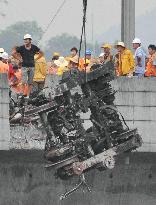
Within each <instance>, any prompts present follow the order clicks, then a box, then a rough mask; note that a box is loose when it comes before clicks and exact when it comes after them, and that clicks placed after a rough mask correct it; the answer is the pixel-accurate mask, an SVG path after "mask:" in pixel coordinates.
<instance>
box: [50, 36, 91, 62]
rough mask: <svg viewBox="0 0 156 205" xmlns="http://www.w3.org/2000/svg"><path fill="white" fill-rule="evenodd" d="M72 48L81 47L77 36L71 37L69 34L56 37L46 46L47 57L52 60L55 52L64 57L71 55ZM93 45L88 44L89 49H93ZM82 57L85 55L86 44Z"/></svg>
mask: <svg viewBox="0 0 156 205" xmlns="http://www.w3.org/2000/svg"><path fill="white" fill-rule="evenodd" d="M72 47H77V48H78V49H79V47H80V40H79V39H78V38H77V37H76V36H72V35H69V34H67V33H64V34H61V35H58V36H55V37H53V38H51V39H50V40H49V41H48V42H47V44H46V56H47V57H48V59H51V57H52V53H53V52H59V53H60V54H61V55H63V56H68V55H69V54H70V49H71V48H72ZM92 47H93V46H92V45H91V44H87V48H90V49H92ZM81 55H82V56H83V55H84V43H82V51H81Z"/></svg>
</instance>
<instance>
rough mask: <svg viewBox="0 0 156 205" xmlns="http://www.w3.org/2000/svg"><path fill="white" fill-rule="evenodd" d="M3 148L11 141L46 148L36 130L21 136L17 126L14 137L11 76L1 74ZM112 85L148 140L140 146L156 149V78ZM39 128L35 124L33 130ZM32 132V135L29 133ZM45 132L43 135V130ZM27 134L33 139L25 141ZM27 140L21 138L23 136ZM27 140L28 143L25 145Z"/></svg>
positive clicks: (127, 115)
mask: <svg viewBox="0 0 156 205" xmlns="http://www.w3.org/2000/svg"><path fill="white" fill-rule="evenodd" d="M54 81H56V79H51V78H50V77H49V78H48V79H47V84H48V86H52V87H53V85H54V84H56V83H55V82H54ZM0 82H1V83H0V128H1V130H0V149H8V148H9V144H8V142H9V141H10V142H11V143H10V148H17V149H23V148H24V149H35V148H36V149H43V148H44V141H43V140H42V142H40V141H36V140H33V139H32V137H31V136H33V137H34V135H35V138H36V136H37V135H40V134H38V132H37V130H36V131H35V134H33V133H32V132H30V131H28V132H26V128H23V129H24V132H22V133H23V135H22V134H21V136H20V137H18V136H19V130H20V128H19V127H17V128H13V130H12V131H11V136H13V137H15V136H16V134H15V133H16V131H17V137H16V140H14V139H13V140H12V139H11V140H10V132H9V121H8V118H9V114H8V112H9V95H8V91H9V90H8V84H7V76H6V75H3V77H2V75H0ZM112 86H113V87H114V89H115V90H117V93H116V100H115V104H116V105H117V107H118V109H119V111H120V112H121V113H122V114H123V116H124V118H125V120H126V122H127V124H128V125H129V127H130V128H135V127H137V128H138V130H139V132H140V134H141V135H142V137H143V141H144V144H143V146H142V147H141V148H140V149H139V150H140V151H144V152H156V79H155V78H135V77H134V78H131V79H129V78H125V77H121V78H117V79H116V80H114V81H113V82H112ZM33 129H35V128H34V127H32V129H31V130H33ZM29 135H31V136H29ZM41 135H43V134H42V133H41ZM25 136H27V138H28V139H29V138H30V140H28V141H29V142H27V140H26V142H27V143H23V141H24V140H25ZM21 139H22V140H23V139H24V140H23V141H22V142H20V140H21ZM25 144H26V146H25Z"/></svg>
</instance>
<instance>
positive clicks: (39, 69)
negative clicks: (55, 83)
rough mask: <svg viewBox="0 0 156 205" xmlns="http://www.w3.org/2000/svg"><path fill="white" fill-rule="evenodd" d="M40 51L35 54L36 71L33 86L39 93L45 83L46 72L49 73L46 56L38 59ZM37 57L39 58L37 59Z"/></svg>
mask: <svg viewBox="0 0 156 205" xmlns="http://www.w3.org/2000/svg"><path fill="white" fill-rule="evenodd" d="M38 55H39V53H37V54H35V56H34V59H35V73H34V79H33V81H34V82H33V88H34V90H35V91H36V92H37V93H39V92H40V91H41V90H42V89H43V88H44V84H45V79H46V74H47V63H46V59H45V57H44V56H42V57H41V58H39V59H38ZM36 59H37V60H36Z"/></svg>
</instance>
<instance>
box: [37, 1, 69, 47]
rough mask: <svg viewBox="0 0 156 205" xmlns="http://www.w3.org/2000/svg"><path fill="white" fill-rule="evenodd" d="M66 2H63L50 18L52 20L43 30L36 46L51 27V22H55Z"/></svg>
mask: <svg viewBox="0 0 156 205" xmlns="http://www.w3.org/2000/svg"><path fill="white" fill-rule="evenodd" d="M66 1H67V0H64V1H63V2H62V4H61V5H60V6H59V8H58V9H57V11H56V13H55V14H54V16H53V17H52V19H51V20H50V22H49V23H48V25H47V27H46V28H45V30H44V32H43V34H42V37H41V38H40V40H39V41H38V44H39V43H40V42H41V41H42V39H43V36H44V35H45V34H46V32H47V31H48V29H49V27H50V26H51V24H52V23H53V21H54V20H55V18H56V17H57V15H58V14H59V12H60V11H61V9H62V8H63V6H64V4H65V3H66Z"/></svg>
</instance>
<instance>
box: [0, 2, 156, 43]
mask: <svg viewBox="0 0 156 205" xmlns="http://www.w3.org/2000/svg"><path fill="white" fill-rule="evenodd" d="M2 1H3V0H0V2H1V3H0V4H1V5H0V12H1V13H5V14H6V16H5V17H1V16H0V22H1V25H0V28H5V27H6V26H8V25H11V24H14V23H16V22H17V21H32V20H35V21H37V22H38V24H39V25H40V26H41V27H42V28H43V30H44V29H45V28H46V26H47V25H48V23H49V22H50V20H51V18H52V17H53V16H54V14H55V12H56V10H57V9H58V7H59V6H60V4H61V3H62V2H63V0H43V1H40V0H26V1H24V0H8V2H9V3H8V5H7V4H4V3H2ZM120 3H121V0H109V1H108V0H88V11H87V19H88V20H87V34H88V39H89V40H91V39H92V20H91V19H93V22H94V36H95V39H96V37H97V36H99V35H102V34H103V33H105V32H107V30H109V29H110V28H112V27H113V26H117V25H119V24H120V16H121V15H120V11H121V5H120ZM154 9H156V0H136V17H140V16H141V15H144V14H146V13H148V12H150V11H151V10H154ZM81 24H82V0H66V3H65V5H64V7H63V8H62V10H61V12H60V13H59V15H58V16H57V17H56V19H55V21H54V22H53V24H52V25H51V27H50V28H49V30H48V32H47V33H46V35H45V37H44V40H47V39H48V38H50V37H52V36H56V35H58V34H61V33H65V32H66V33H69V34H73V35H76V36H78V37H79V36H80V33H81ZM153 25H155V21H154V24H153Z"/></svg>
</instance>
